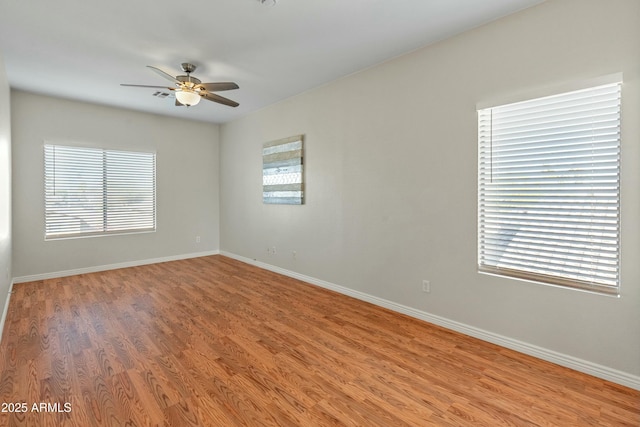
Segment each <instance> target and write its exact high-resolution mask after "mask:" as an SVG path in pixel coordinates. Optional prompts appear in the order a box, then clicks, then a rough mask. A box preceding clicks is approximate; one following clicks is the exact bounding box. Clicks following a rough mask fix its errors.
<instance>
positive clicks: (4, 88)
mask: <svg viewBox="0 0 640 427" xmlns="http://www.w3.org/2000/svg"><path fill="white" fill-rule="evenodd" d="M9 99H10V93H9V82H8V81H7V75H6V73H5V69H4V61H3V59H2V55H0V307H2V308H0V310H5V309H6V308H5V302H6V301H7V297H8V295H9V288H10V286H11V283H10V278H11V277H12V273H11V117H10V101H9ZM0 313H4V311H0ZM0 316H2V314H0ZM0 319H2V320H0V335H2V326H3V321H4V318H3V317H1V318H0Z"/></svg>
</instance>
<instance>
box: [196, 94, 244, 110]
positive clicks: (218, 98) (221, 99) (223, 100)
mask: <svg viewBox="0 0 640 427" xmlns="http://www.w3.org/2000/svg"><path fill="white" fill-rule="evenodd" d="M202 97H203V98H204V99H207V100H209V101H213V102H217V103H218V104H224V105H228V106H229V107H237V106H238V105H240V104H238V103H237V102H236V101H232V100H230V99H227V98H225V97H223V96H220V95H216V94H215V93H203V94H202Z"/></svg>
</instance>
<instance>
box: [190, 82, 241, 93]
mask: <svg viewBox="0 0 640 427" xmlns="http://www.w3.org/2000/svg"><path fill="white" fill-rule="evenodd" d="M198 87H201V88H204V90H206V91H207V92H220V91H223V90H233V89H239V88H240V86H238V85H237V84H235V83H234V82H219V83H202V84H199V85H198Z"/></svg>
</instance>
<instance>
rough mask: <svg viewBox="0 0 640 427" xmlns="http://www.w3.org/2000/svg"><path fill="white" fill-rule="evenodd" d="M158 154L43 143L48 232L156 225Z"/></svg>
mask: <svg viewBox="0 0 640 427" xmlns="http://www.w3.org/2000/svg"><path fill="white" fill-rule="evenodd" d="M155 163H156V162H155V154H154V153H138V152H129V151H114V150H102V149H96V148H82V147H65V146H60V145H45V146H44V187H45V188H44V189H45V237H46V238H47V239H55V238H62V237H79V236H87V235H100V234H109V233H124V232H133V231H152V230H155V228H156V190H155V182H156V177H155V173H156V172H155V169H156V166H155Z"/></svg>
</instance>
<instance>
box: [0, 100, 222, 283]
mask: <svg viewBox="0 0 640 427" xmlns="http://www.w3.org/2000/svg"><path fill="white" fill-rule="evenodd" d="M11 107H12V110H11V112H12V130H13V218H14V221H13V236H14V245H13V268H14V271H13V276H14V277H16V278H19V277H24V276H31V275H38V274H44V273H53V272H60V271H68V270H75V269H82V268H89V267H95V266H103V265H110V264H118V263H123V262H132V261H137V260H148V259H156V258H165V257H172V256H183V255H185V254H196V253H203V252H211V251H217V250H218V249H219V220H218V216H219V209H218V199H219V197H218V187H219V183H218V163H219V159H218V151H219V142H218V140H219V128H218V126H217V125H213V124H206V123H200V122H190V121H186V120H181V119H172V118H167V117H164V116H156V115H151V114H144V113H139V112H134V111H126V110H121V109H115V108H110V107H104V106H100V105H93V104H85V103H80V102H75V101H68V100H63V99H57V98H50V97H46V96H41V95H34V94H30V93H25V92H20V91H14V92H12V96H11ZM44 143H57V144H71V145H73V144H75V145H82V146H89V147H104V148H112V149H122V150H129V149H130V150H133V151H136V150H140V151H155V152H156V153H157V155H156V164H157V176H156V180H157V231H156V232H154V233H139V234H124V235H112V236H103V237H90V238H81V239H67V240H53V241H52V240H49V241H45V240H44V195H43V191H44V184H43V145H44ZM196 236H200V238H201V241H200V243H196Z"/></svg>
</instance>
